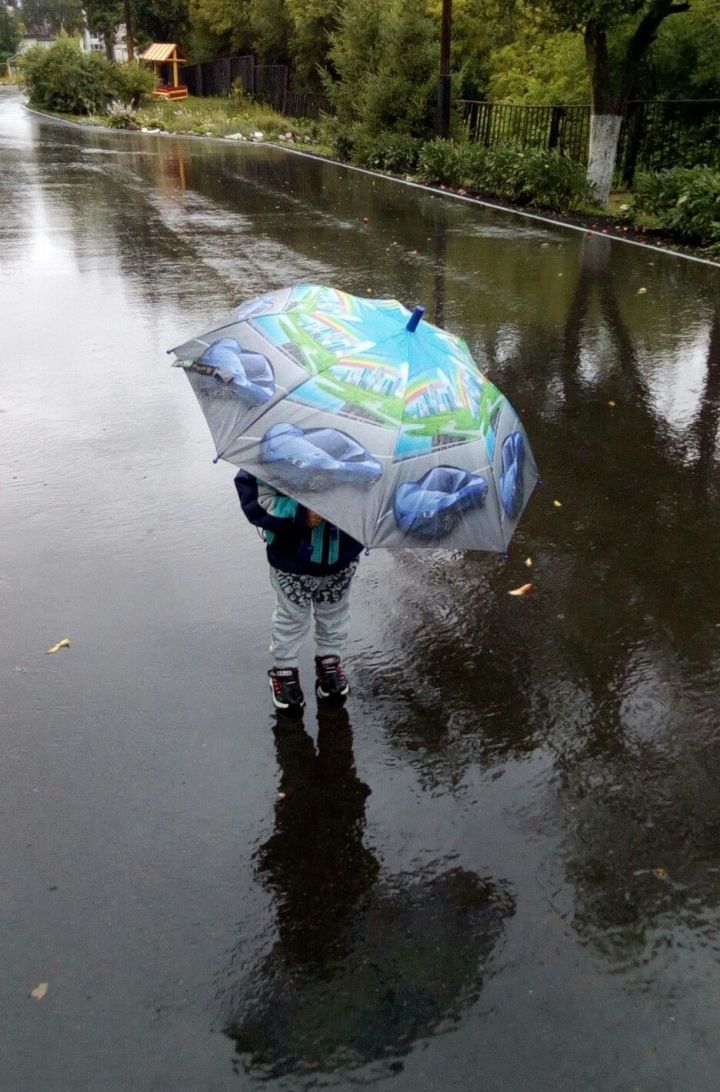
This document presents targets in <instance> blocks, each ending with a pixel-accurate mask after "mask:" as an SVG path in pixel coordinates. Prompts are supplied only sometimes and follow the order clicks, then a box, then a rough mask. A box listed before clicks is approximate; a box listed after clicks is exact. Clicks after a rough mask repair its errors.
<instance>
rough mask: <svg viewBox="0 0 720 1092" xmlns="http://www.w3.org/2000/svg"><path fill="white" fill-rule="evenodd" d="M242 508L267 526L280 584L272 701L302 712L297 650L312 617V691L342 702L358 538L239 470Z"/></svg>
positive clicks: (274, 579)
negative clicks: (313, 684) (343, 658)
mask: <svg viewBox="0 0 720 1092" xmlns="http://www.w3.org/2000/svg"><path fill="white" fill-rule="evenodd" d="M235 487H236V488H237V491H238V496H239V497H240V504H241V505H242V509H243V512H244V513H245V515H246V516H247V518H248V519H249V520H250V523H254V524H255V526H256V527H260V528H262V531H263V535H264V538H265V541H266V543H267V557H268V561H269V563H270V583H271V584H272V586H273V588H274V590H275V597H276V601H275V610H274V611H273V616H272V641H271V643H270V651H271V652H272V653H273V656H274V660H275V664H274V666H273V667H272V668H271V669H270V671H268V676H269V679H270V689H271V690H272V699H273V704H274V705H275V707H276V708H277V709H284V710H287V711H290V712H299V711H300V710H301V709H302V708H303V706H304V705H305V698H304V696H303V692H302V690H301V688H300V679H299V675H298V666H297V665H298V652H299V649H300V644H301V642H302V639H303V637H304V636H305V634H306V633H307V631H308V629H309V628H310V617H311V614H313V613H314V615H315V643H316V656H315V673H316V681H315V690H316V693H317V696H318V699H319V700H320V701H328V702H331V701H332V702H343V701H344V700H345V697H346V696H347V694H348V692H349V690H350V687H349V686H348V681H347V678H346V677H345V671H344V668H343V665H342V660H341V652H342V647H343V644H344V642H345V640H346V638H347V634H348V628H349V624H350V584H351V582H352V578H353V576H354V575H355V570H356V569H357V566H358V557H359V555H360V552H361V550H362V546H361V545H360V543H359V542H356V541H355V539H354V538H351V537H350V535H346V534H345V532H344V531H341V530H339V528H337V527H335V526H334V525H333V524H332V523H328V522H327V521H326V520H324V519H323V518H322V516H319V515H318V514H317V512H313V511H311V510H310V509H309V508H304V507H303V506H302V505H301V504H299V503H298V502H297V501H294V500H292V499H291V498H290V497H286V496H285V495H284V494H283V493H279V492H278V491H277V490H276V489H273V488H272V486H270V485H266V484H265V482H262V481H260V480H259V479H258V478H255V477H253V475H252V474H248V473H246V471H244V470H241V471H240V472H239V474H237V476H236V478H235Z"/></svg>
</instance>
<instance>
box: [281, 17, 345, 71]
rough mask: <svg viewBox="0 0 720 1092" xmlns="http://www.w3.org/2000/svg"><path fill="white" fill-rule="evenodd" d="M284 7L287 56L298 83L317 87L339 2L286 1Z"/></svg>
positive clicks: (334, 28) (334, 27)
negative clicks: (287, 24) (287, 28)
mask: <svg viewBox="0 0 720 1092" xmlns="http://www.w3.org/2000/svg"><path fill="white" fill-rule="evenodd" d="M350 3H351V4H352V0H350ZM286 8H287V14H288V17H289V24H290V27H289V35H288V52H289V59H290V63H291V64H292V67H293V70H294V72H295V76H296V80H297V84H298V86H300V87H315V86H318V87H319V86H320V79H321V77H320V72H321V70H322V69H323V68H324V67H325V66H326V65H327V63H328V52H329V49H330V39H331V35H332V34H333V32H334V31H335V30H336V28H337V25H338V4H337V3H336V2H335V0H286Z"/></svg>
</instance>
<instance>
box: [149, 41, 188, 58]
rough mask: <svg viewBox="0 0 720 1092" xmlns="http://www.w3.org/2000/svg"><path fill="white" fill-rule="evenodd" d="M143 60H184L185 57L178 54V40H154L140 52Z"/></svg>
mask: <svg viewBox="0 0 720 1092" xmlns="http://www.w3.org/2000/svg"><path fill="white" fill-rule="evenodd" d="M140 60H141V61H156V62H158V63H160V62H162V61H184V60H185V58H184V57H179V56H178V45H177V42H153V44H152V45H149V46H148V47H147V49H146V50H144V52H142V53H141V54H140Z"/></svg>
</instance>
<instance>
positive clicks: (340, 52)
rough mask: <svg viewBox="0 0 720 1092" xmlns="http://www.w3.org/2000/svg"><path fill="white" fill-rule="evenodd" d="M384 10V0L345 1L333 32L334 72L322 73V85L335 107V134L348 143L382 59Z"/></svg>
mask: <svg viewBox="0 0 720 1092" xmlns="http://www.w3.org/2000/svg"><path fill="white" fill-rule="evenodd" d="M382 10H383V5H382V3H381V0H355V3H352V4H346V5H345V6H344V7H343V9H342V11H341V14H340V21H339V25H338V28H337V30H336V31H335V32H334V33H333V34H332V35H331V36H330V53H329V58H330V61H331V63H332V65H333V72H330V71H327V70H326V71H325V72H324V73H323V85H324V87H325V93H326V94H327V96H328V98H329V99H330V101H331V103H332V105H333V107H334V109H335V116H336V118H337V122H338V131H337V134H336V135H337V136H338V138H342V139H343V140H345V141H346V142H347V143H350V140H351V137H350V133H349V127H350V126H351V125H353V124H354V123H355V122H357V121H359V120H360V118H361V117H362V116H363V112H364V102H363V94H364V89H365V86H366V83H367V81H368V79H369V77H370V76H371V75H372V74H373V73H375V72H376V71H377V67H378V64H379V62H380V53H381V48H382V47H381V31H380V27H381V15H382Z"/></svg>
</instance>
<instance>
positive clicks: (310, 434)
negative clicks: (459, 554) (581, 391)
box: [172, 284, 538, 552]
mask: <svg viewBox="0 0 720 1092" xmlns="http://www.w3.org/2000/svg"><path fill="white" fill-rule="evenodd" d="M423 314H424V310H423V308H422V307H416V308H415V310H414V311H412V312H410V311H409V310H408V309H407V308H405V307H403V305H402V304H400V303H398V301H397V300H392V299H390V300H386V299H383V300H370V299H362V298H360V297H358V296H351V295H349V294H348V293H346V292H342V291H339V290H338V289H334V288H326V287H323V286H322V285H305V284H303V285H295V286H293V287H290V288H285V289H281V290H279V291H276V292H270V293H268V294H267V295H264V296H260V297H258V298H257V299H253V300H250V301H248V302H247V303H244V304H243V305H242V306H241V307H238V308H237V309H236V310H234V311H233V312H231V314H230V315H228V316H227V317H226V318H225V319H224V320H223V321H222V322H221V323H220V324H219V325H217V326H216V327H214V328H213V329H212V330H209V331H206V332H205V333H203V334H201V335H200V336H198V337H196V338H193V339H192V340H191V341H188V342H185V343H184V344H183V345H179V346H178V347H177V348H175V349H173V350H172V352H174V354H175V356H176V358H177V359H176V363H177V364H178V365H179V366H181V367H182V368H184V369H185V372H186V375H187V377H188V379H189V380H190V384H191V386H192V388H193V390H194V392H195V395H196V396H197V399H198V401H199V403H200V406H201V408H202V411H203V413H204V415H205V418H206V420H207V423H208V425H209V427H210V431H211V433H212V436H213V439H214V441H215V445H216V448H217V456H216V460H217V459H225V460H227V461H228V462H230V463H234V464H235V465H236V466H240V467H242V468H243V469H244V470H247V471H249V472H250V473H252V474H254V475H256V476H257V477H258V478H261V479H262V480H263V481H266V482H268V483H269V484H270V485H272V486H274V487H275V488H276V489H278V490H280V491H281V492H283V493H286V494H288V495H289V496H292V497H293V498H294V499H295V500H297V501H299V502H300V503H301V504H303V505H305V506H306V507H308V508H311V509H313V510H314V511H316V512H318V513H319V514H320V515H321V516H323V517H324V518H325V519H328V520H330V521H331V522H332V523H334V524H336V525H337V526H338V527H340V528H341V529H342V530H344V531H346V532H347V533H348V534H350V535H352V536H353V538H355V539H357V540H358V541H359V542H362V543H363V544H364V545H365V546H368V547H371V546H372V547H375V546H389V547H404V546H421V547H422V546H434V547H437V546H443V547H447V548H450V549H481V550H496V551H500V552H502V551H505V550H506V548H507V545H508V543H509V542H510V538H511V537H512V534H513V532H514V530H515V527H516V526H517V522H518V519H519V518H520V515H521V513H522V510H523V508H524V507H525V504H526V503H527V501H528V498H529V496H530V494H531V492H532V490H533V489H534V487H535V485H536V484H537V481H538V473H537V468H536V465H535V461H534V459H533V455H532V452H531V450H530V445H529V443H528V439H527V436H526V434H525V431H524V429H523V427H522V425H521V423H520V421H519V419H518V416H517V414H516V412H515V410H514V409H513V408H512V406H511V405H510V403H509V402H508V401H507V399H506V398H505V397H504V395H503V394H502V393H501V392H500V391H499V390H498V388H497V387H496V386H495V385H494V384H493V383H491V382H490V380H488V379H487V378H486V377H485V376H483V375H482V373H481V372H480V370H479V369H478V367H477V365H476V364H475V362H474V361H473V359H472V356H471V355H470V352H469V350H468V347H467V345H466V344H465V342H464V341H463V340H462V339H461V338H459V337H455V336H453V335H452V334H449V333H447V332H446V331H445V330H441V329H439V328H438V327H437V326H434V325H432V324H431V323H429V322H426V321H424V319H423Z"/></svg>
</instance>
